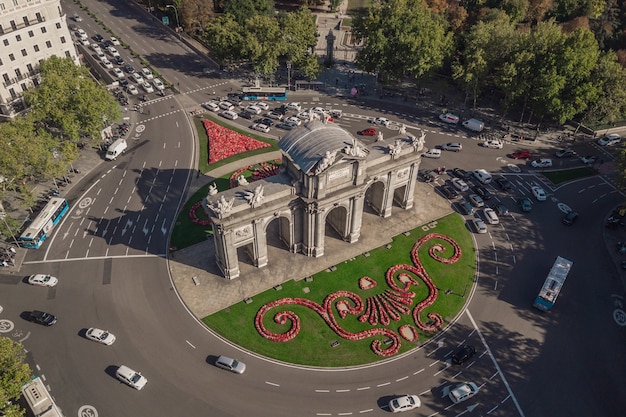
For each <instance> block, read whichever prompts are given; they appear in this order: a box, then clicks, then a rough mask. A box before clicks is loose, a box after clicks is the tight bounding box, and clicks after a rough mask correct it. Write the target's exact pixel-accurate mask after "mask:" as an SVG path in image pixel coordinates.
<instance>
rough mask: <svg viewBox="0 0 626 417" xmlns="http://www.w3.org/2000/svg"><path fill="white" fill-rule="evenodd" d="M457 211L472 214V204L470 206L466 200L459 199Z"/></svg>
mask: <svg viewBox="0 0 626 417" xmlns="http://www.w3.org/2000/svg"><path fill="white" fill-rule="evenodd" d="M459 211H460V212H461V214H466V215H467V214H474V206H472V205H471V204H470V203H468V202H467V201H461V202H460V203H459Z"/></svg>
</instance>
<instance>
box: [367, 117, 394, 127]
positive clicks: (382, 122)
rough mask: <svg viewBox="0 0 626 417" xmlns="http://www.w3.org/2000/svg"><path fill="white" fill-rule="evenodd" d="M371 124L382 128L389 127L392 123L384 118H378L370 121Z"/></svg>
mask: <svg viewBox="0 0 626 417" xmlns="http://www.w3.org/2000/svg"><path fill="white" fill-rule="evenodd" d="M369 122H370V123H373V124H375V125H381V126H389V123H390V122H389V119H386V118H384V117H376V118H374V119H370V120H369Z"/></svg>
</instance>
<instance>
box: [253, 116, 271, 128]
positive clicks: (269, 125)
mask: <svg viewBox="0 0 626 417" xmlns="http://www.w3.org/2000/svg"><path fill="white" fill-rule="evenodd" d="M257 123H261V124H264V125H265V126H268V127H272V126H274V121H273V120H272V119H270V118H268V117H264V118H262V119H259V120H257Z"/></svg>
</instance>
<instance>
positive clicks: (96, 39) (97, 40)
mask: <svg viewBox="0 0 626 417" xmlns="http://www.w3.org/2000/svg"><path fill="white" fill-rule="evenodd" d="M92 39H93V40H94V41H96V42H102V41H103V40H104V38H103V37H102V35H101V34H99V33H96V34H95V35H93V38H92Z"/></svg>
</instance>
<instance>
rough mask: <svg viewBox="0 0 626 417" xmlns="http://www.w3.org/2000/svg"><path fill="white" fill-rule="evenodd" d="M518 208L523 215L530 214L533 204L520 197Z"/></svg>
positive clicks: (528, 199) (526, 198)
mask: <svg viewBox="0 0 626 417" xmlns="http://www.w3.org/2000/svg"><path fill="white" fill-rule="evenodd" d="M519 206H520V208H521V209H522V211H523V212H524V213H530V211H531V210H532V209H533V202H532V201H531V200H530V198H528V197H522V198H521V199H520V201H519Z"/></svg>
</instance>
